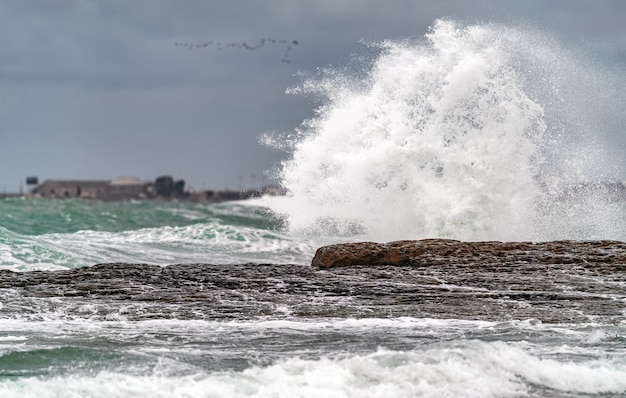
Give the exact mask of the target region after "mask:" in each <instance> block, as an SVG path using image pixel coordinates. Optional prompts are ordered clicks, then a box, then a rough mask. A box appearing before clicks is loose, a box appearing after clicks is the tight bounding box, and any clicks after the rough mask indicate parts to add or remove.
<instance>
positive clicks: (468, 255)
mask: <svg viewBox="0 0 626 398" xmlns="http://www.w3.org/2000/svg"><path fill="white" fill-rule="evenodd" d="M494 263H499V264H502V263H512V264H514V263H518V264H519V263H524V264H528V263H537V264H574V263H577V264H584V263H594V264H596V265H598V264H611V265H612V266H618V268H623V269H624V270H626V243H624V242H618V241H604V240H599V241H568V240H564V241H551V242H538V243H535V242H461V241H457V240H450V239H424V240H402V241H396V242H389V243H374V242H359V243H344V244H336V245H330V246H323V247H320V248H319V249H317V252H316V253H315V256H314V257H313V260H312V262H311V265H312V266H313V267H317V268H321V269H325V268H335V267H347V266H354V265H367V266H371V265H410V266H436V265H445V264H472V265H476V266H480V265H486V264H494Z"/></svg>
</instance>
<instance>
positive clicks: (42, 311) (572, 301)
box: [0, 240, 626, 322]
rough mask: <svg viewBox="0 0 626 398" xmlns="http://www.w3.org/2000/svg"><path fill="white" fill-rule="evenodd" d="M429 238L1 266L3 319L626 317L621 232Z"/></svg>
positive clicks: (585, 319)
mask: <svg viewBox="0 0 626 398" xmlns="http://www.w3.org/2000/svg"><path fill="white" fill-rule="evenodd" d="M420 242H421V243H419V246H420V249H419V250H420V251H415V252H413V253H414V254H413V255H410V256H407V257H406V258H405V257H402V256H404V254H402V253H400V261H398V262H396V263H394V264H395V265H390V264H386V263H385V261H388V260H380V259H379V260H376V258H379V257H375V258H374V260H371V258H372V257H368V259H369V260H368V261H372V262H371V263H365V262H364V261H363V260H358V261H357V260H350V261H353V262H352V263H351V262H349V261H347V260H343V263H341V265H343V267H337V268H331V269H320V268H318V267H320V265H317V266H313V267H312V266H305V265H273V264H237V265H211V264H182V265H170V266H166V267H161V266H155V265H147V264H99V265H95V266H92V267H85V268H79V269H74V270H68V271H32V272H21V273H16V272H12V271H7V270H2V271H0V302H1V303H2V307H1V308H0V317H3V316H7V315H8V314H9V313H10V314H11V317H15V316H16V315H19V316H21V317H24V318H27V319H41V318H46V317H49V316H51V314H55V317H57V318H58V317H63V318H77V317H78V318H85V317H87V318H94V319H111V320H115V319H128V320H144V319H155V318H159V319H163V318H178V319H225V320H228V319H251V318H256V317H272V318H283V317H296V318H300V317H305V318H309V317H315V318H319V317H322V318H323V317H343V318H346V317H355V318H367V317H377V318H386V317H399V316H410V317H431V318H457V319H481V320H502V321H505V320H510V319H538V320H540V321H542V322H589V321H594V320H602V321H604V322H621V321H623V319H624V316H625V315H626V244H624V243H622V242H605V241H595V242H569V241H563V242H546V243H540V244H532V243H501V242H481V243H467V242H465V243H463V242H456V241H448V240H428V241H420ZM368 245H370V244H368ZM390 245H391V244H390ZM403 245H404V246H411V245H413V246H415V245H416V242H409V241H403V243H402V244H401V245H396V247H395V248H394V250H398V247H401V246H403ZM391 247H392V248H393V247H394V246H393V245H391ZM344 249H345V247H344ZM379 249H380V250H379V253H380V252H381V251H384V250H387V248H385V247H382V248H380V247H379ZM346 250H347V251H346V252H354V250H355V248H354V246H352V247H348V248H347V249H346ZM421 250H423V251H421ZM335 253H337V251H335ZM372 253H375V252H374V251H372ZM415 253H417V254H416V255H415ZM318 254H319V252H318ZM374 256H379V254H375V255H374ZM393 256H396V254H393ZM354 258H357V257H356V256H355V257H354ZM361 258H362V257H361ZM380 258H383V257H380ZM384 258H387V259H388V258H389V257H384ZM394 258H396V257H394ZM407 258H408V259H407ZM340 261H341V260H340ZM314 264H315V261H314ZM350 264H354V265H351V266H347V265H350Z"/></svg>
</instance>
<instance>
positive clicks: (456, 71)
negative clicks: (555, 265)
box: [271, 20, 624, 241]
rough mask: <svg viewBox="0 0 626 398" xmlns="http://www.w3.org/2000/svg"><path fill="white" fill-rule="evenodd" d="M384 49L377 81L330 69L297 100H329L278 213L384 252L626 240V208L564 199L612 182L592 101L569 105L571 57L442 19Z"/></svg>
mask: <svg viewBox="0 0 626 398" xmlns="http://www.w3.org/2000/svg"><path fill="white" fill-rule="evenodd" d="M380 50H381V51H380V54H379V55H378V56H377V58H376V59H375V60H374V62H373V64H372V65H369V66H368V68H367V70H365V71H360V72H357V73H354V71H352V72H350V71H348V72H345V71H344V72H337V71H333V70H327V71H324V73H323V76H322V77H321V78H319V79H312V80H309V81H306V82H304V84H302V85H301V86H300V87H299V88H297V89H296V90H294V91H296V92H297V93H304V94H311V93H312V94H319V95H321V96H322V97H323V98H324V102H323V105H322V106H321V107H320V108H319V109H318V110H317V115H316V117H315V118H313V119H311V120H308V121H306V122H305V123H304V124H303V126H302V128H301V129H300V130H299V131H298V139H296V140H295V141H294V142H293V145H292V147H291V150H292V157H291V159H290V160H288V161H285V162H284V163H283V165H282V166H283V167H282V171H281V172H280V178H281V180H282V182H283V184H284V186H285V187H286V188H287V189H288V191H289V195H288V196H287V197H286V198H284V199H283V200H282V201H275V202H273V203H272V204H271V206H272V207H273V209H274V210H276V211H277V212H279V213H281V214H284V215H285V217H286V220H287V222H288V225H289V227H290V228H291V230H292V231H300V232H302V231H305V232H308V233H314V234H323V235H328V234H330V235H341V236H355V235H357V236H359V237H366V238H368V239H373V240H382V241H384V240H394V239H417V238H427V237H450V238H456V239H463V240H484V239H498V240H526V239H529V240H545V239H561V238H571V239H577V238H619V237H621V236H623V231H622V229H623V225H622V224H623V222H620V221H619V219H620V217H621V219H622V220H623V215H622V216H620V217H617V221H616V217H615V211H617V210H616V206H618V207H620V206H621V207H620V209H621V210H620V211H622V214H623V207H624V206H623V204H622V203H619V204H616V203H612V204H611V203H609V202H608V201H607V200H604V199H605V198H604V195H602V193H601V192H600V193H599V192H598V191H601V190H598V189H595V190H590V191H588V192H587V193H586V194H585V195H578V196H577V198H576V200H569V201H568V202H567V204H565V202H564V199H562V196H563V195H562V192H563V191H564V190H565V189H566V187H569V186H571V184H579V183H581V182H585V181H590V180H591V179H593V178H596V179H597V178H599V176H600V174H599V172H598V165H597V162H596V159H599V158H602V156H601V155H600V153H601V149H602V148H601V147H600V146H599V145H598V144H597V142H594V139H593V137H592V136H591V135H590V134H588V133H587V131H588V130H590V126H589V124H590V122H589V120H587V119H585V118H584V117H583V115H582V114H581V113H580V112H578V111H579V110H580V109H579V108H582V107H581V106H580V103H581V102H580V100H579V99H576V100H575V101H573V102H571V103H570V102H568V100H566V99H565V97H564V96H565V95H567V92H566V91H567V90H566V87H568V86H569V85H570V84H571V83H572V82H573V81H575V80H576V77H575V76H573V75H572V74H573V71H575V70H577V68H578V72H579V73H582V72H581V70H580V69H581V68H580V65H578V64H576V62H574V61H573V60H572V58H571V57H569V56H566V54H565V50H563V49H562V48H560V47H558V46H557V45H556V44H554V43H553V42H551V41H550V40H549V39H547V38H545V37H544V36H541V35H539V34H536V33H534V34H530V33H528V32H523V31H521V30H516V29H510V28H504V27H500V26H469V27H459V26H458V25H457V24H455V23H454V22H450V21H441V20H440V21H437V22H436V23H435V24H434V26H433V28H432V29H431V31H430V32H429V33H428V34H427V35H426V41H425V42H423V43H419V44H415V43H410V42H385V43H383V44H382V45H381V46H380ZM355 75H356V76H355ZM576 107H578V108H576ZM574 108H576V109H574ZM573 113H576V115H575V116H576V117H573V116H574V115H573ZM601 196H602V198H600V197H601ZM599 199H602V200H599ZM597 203H602V206H598V205H596V206H592V204H597Z"/></svg>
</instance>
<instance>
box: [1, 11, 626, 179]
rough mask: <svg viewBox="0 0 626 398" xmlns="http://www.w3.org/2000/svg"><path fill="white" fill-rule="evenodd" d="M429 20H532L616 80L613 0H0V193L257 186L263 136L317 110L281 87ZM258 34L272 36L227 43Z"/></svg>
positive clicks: (620, 39)
mask: <svg viewBox="0 0 626 398" xmlns="http://www.w3.org/2000/svg"><path fill="white" fill-rule="evenodd" d="M441 17H447V18H453V19H458V20H461V21H470V22H477V21H494V22H499V23H504V24H517V23H520V22H522V23H527V24H531V25H533V26H537V27H539V28H540V29H543V30H545V31H546V32H551V34H553V35H554V36H555V37H557V39H558V40H560V41H563V42H564V43H566V44H567V45H570V44H571V45H575V46H578V45H582V46H587V47H590V48H593V49H594V52H595V54H594V57H596V58H597V59H599V60H600V61H601V62H606V63H608V64H610V65H612V67H614V68H617V70H618V71H621V76H622V77H623V78H624V80H626V23H624V21H626V1H622V0H615V1H603V0H593V1H592V0H560V1H556V0H552V1H551V0H523V1H522V0H510V1H508V0H498V1H478V0H477V1H472V0H421V1H418V0H385V1H380V0H363V1H343V0H274V1H269V0H268V1H253V0H229V1H217V0H213V1H210V0H205V1H199V0H198V1H191V0H177V1H164V0H133V1H129V0H106V1H104V0H103V1H96V0H84V1H79V0H75V1H72V0H56V1H50V0H19V1H17V0H15V1H2V2H0V189H2V190H5V191H17V190H18V189H19V187H20V183H21V182H22V181H24V180H25V177H26V176H31V175H32V176H38V177H39V179H40V180H44V179H51V178H54V179H109V178H114V177H117V176H127V175H131V176H137V177H140V178H142V179H146V180H152V179H154V178H155V177H157V176H159V175H163V174H169V175H172V176H174V177H175V178H183V179H185V180H186V181H187V186H192V187H195V188H196V189H210V188H214V189H222V188H237V187H238V186H239V185H240V184H241V185H242V186H244V187H246V186H250V185H253V184H254V185H259V184H261V183H264V182H266V181H265V180H264V177H263V172H264V171H265V170H270V169H272V168H274V167H276V166H277V165H278V163H279V161H280V160H281V159H282V158H284V157H285V156H287V155H286V154H285V153H283V152H280V151H278V150H273V149H270V148H267V147H265V146H263V145H261V144H259V137H260V136H261V135H262V134H264V133H272V132H278V133H281V132H289V131H293V130H294V129H295V128H297V127H298V126H299V125H300V123H301V122H302V121H303V120H304V119H306V118H307V117H310V116H311V115H312V111H313V109H314V107H315V103H314V102H313V100H311V99H310V98H306V97H299V96H294V95H287V94H286V93H285V91H286V90H287V89H288V88H290V87H294V86H295V85H297V84H298V82H300V80H301V78H300V77H299V76H298V73H299V72H304V73H306V72H313V71H315V69H316V68H318V67H326V66H329V65H337V66H341V65H345V64H346V63H347V62H348V61H349V59H350V56H351V54H358V53H359V52H364V51H367V49H366V48H365V47H364V46H363V45H362V44H361V41H362V40H365V41H378V40H384V39H398V38H406V37H413V38H415V37H422V36H423V35H424V34H425V33H426V32H427V31H428V28H429V26H430V25H431V24H432V23H433V21H434V20H435V19H437V18H441ZM263 38H273V39H275V40H279V41H284V42H276V43H272V42H269V41H266V42H265V45H264V46H262V47H261V48H258V49H257V50H246V49H243V48H238V47H231V46H228V45H229V44H230V45H232V44H235V43H246V44H248V45H250V46H254V45H257V44H260V43H261V39H263ZM294 40H297V43H298V44H297V45H295V44H294V43H293V41H294ZM185 43H193V44H194V45H202V44H206V47H201V48H194V49H189V48H187V47H186V46H185V45H183V44H185ZM289 45H291V49H290V50H289ZM220 47H221V49H220ZM286 61H287V62H286ZM618 76H619V73H618ZM619 84H624V82H623V81H622V82H620V83H619ZM622 109H623V107H622ZM623 119H624V118H623V117H622V120H623ZM612 137H613V139H614V140H615V142H614V145H612V147H613V148H617V149H616V150H617V151H622V152H621V153H626V138H624V134H622V132H621V131H620V132H619V133H615V132H614V133H613V135H612ZM253 176H254V177H253Z"/></svg>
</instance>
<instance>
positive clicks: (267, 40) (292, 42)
mask: <svg viewBox="0 0 626 398" xmlns="http://www.w3.org/2000/svg"><path fill="white" fill-rule="evenodd" d="M266 44H283V45H286V48H285V53H284V54H283V58H282V59H281V61H282V62H285V63H289V62H291V60H290V59H289V56H290V54H291V50H292V48H293V46H297V45H298V40H283V39H280V40H279V39H271V38H263V39H261V40H260V41H259V43H258V44H255V45H250V44H248V43H245V42H244V43H221V42H213V41H208V42H204V43H188V42H183V43H180V42H177V43H174V45H175V46H180V47H184V48H187V49H189V50H193V49H199V48H208V47H215V48H217V49H218V50H222V49H224V48H235V49H241V50H250V51H254V50H258V49H259V48H261V47H263V46H265V45H266Z"/></svg>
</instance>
